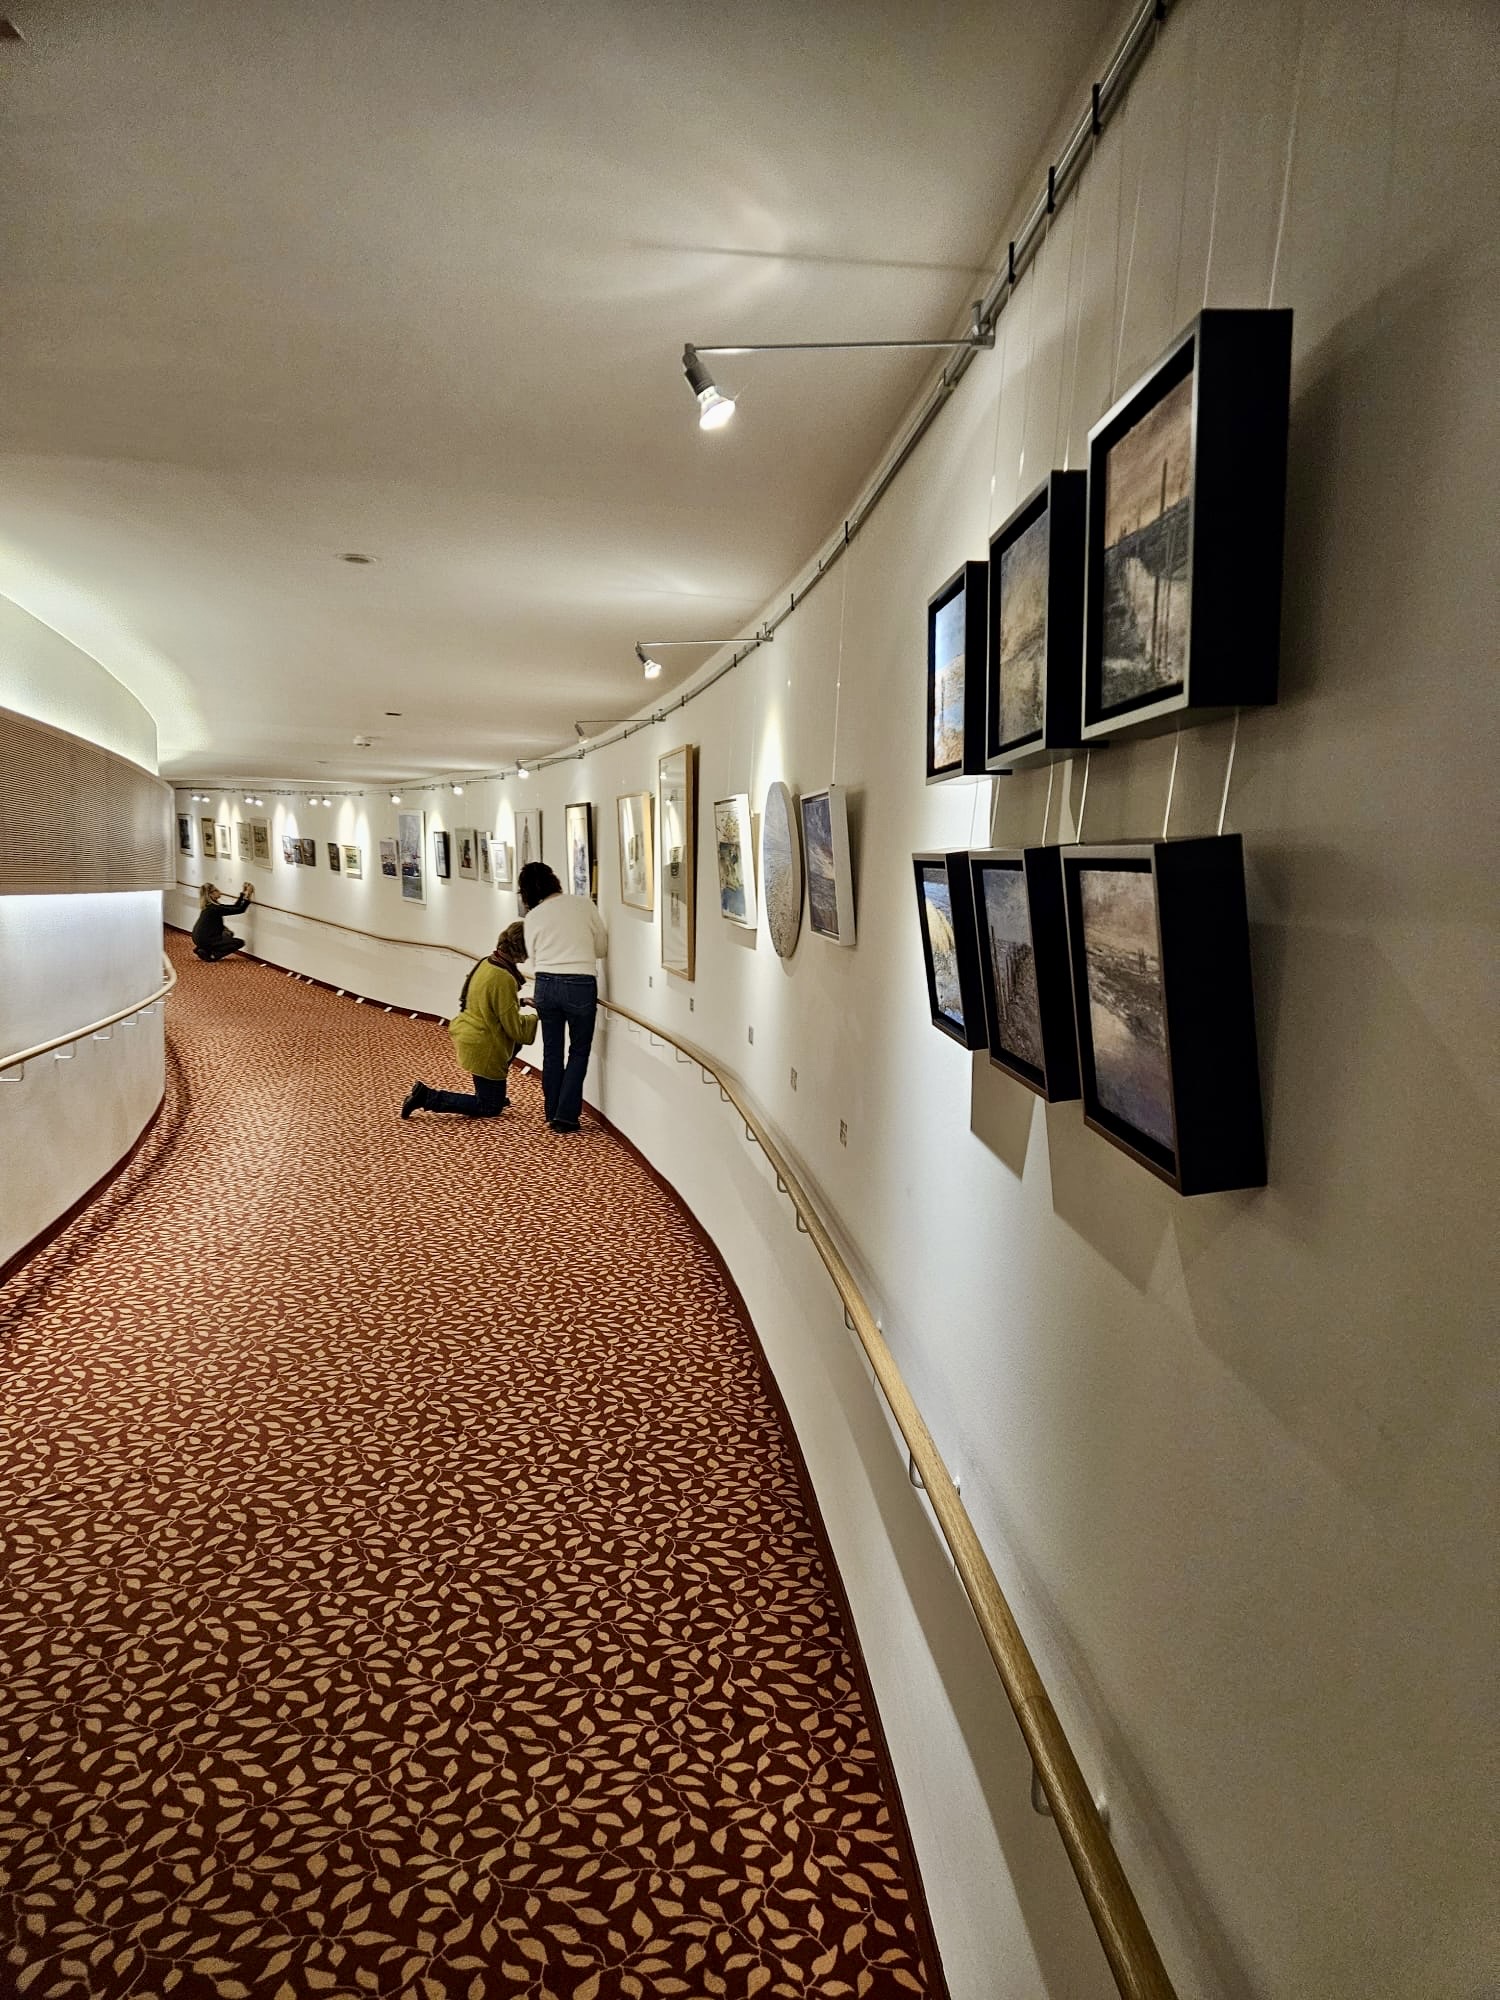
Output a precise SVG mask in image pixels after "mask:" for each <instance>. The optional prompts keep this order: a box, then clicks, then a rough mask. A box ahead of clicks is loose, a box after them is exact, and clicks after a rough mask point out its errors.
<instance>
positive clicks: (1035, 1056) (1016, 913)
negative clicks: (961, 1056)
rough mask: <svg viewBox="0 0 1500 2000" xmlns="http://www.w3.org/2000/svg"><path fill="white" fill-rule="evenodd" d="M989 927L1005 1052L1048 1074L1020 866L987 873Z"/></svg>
mask: <svg viewBox="0 0 1500 2000" xmlns="http://www.w3.org/2000/svg"><path fill="white" fill-rule="evenodd" d="M984 927H985V940H986V948H987V949H988V951H989V955H990V977H991V980H992V981H993V985H994V992H995V1025H996V1028H997V1030H998V1039H999V1043H1000V1048H1001V1050H1002V1051H1003V1053H1004V1054H1006V1055H1008V1056H1011V1057H1012V1058H1014V1059H1015V1060H1016V1061H1019V1062H1023V1063H1026V1064H1029V1066H1030V1067H1031V1068H1032V1069H1034V1070H1037V1071H1042V1070H1044V1069H1045V1061H1044V1057H1043V1053H1042V1013H1041V1003H1040V1001H1039V999H1038V997H1037V988H1036V953H1035V952H1034V950H1033V949H1032V943H1031V918H1030V913H1029V911H1028V908H1027V896H1026V878H1025V876H1024V874H1023V873H1022V871H1021V869H1020V867H1019V866H1016V867H1014V868H1007V867H994V868H986V869H985V871H984Z"/></svg>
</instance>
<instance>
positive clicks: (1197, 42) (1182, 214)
mask: <svg viewBox="0 0 1500 2000" xmlns="http://www.w3.org/2000/svg"><path fill="white" fill-rule="evenodd" d="M1202 44H1203V24H1202V20H1201V19H1200V20H1199V23H1198V25H1197V27H1195V28H1194V30H1193V54H1192V60H1191V64H1190V67H1189V70H1188V104H1187V117H1186V118H1185V119H1184V120H1183V141H1182V199H1181V200H1180V201H1179V202H1178V204H1177V261H1176V263H1175V265H1174V266H1173V270H1172V324H1173V326H1174V327H1175V326H1176V325H1177V299H1178V294H1179V293H1180V292H1181V290H1182V239H1183V234H1184V230H1185V226H1186V222H1187V198H1188V183H1189V182H1190V181H1191V179H1192V177H1193V173H1192V168H1193V118H1194V115H1195V114H1196V112H1197V109H1198V83H1199V72H1200V70H1201V69H1202V62H1201V57H1202V53H1203V48H1202Z"/></svg>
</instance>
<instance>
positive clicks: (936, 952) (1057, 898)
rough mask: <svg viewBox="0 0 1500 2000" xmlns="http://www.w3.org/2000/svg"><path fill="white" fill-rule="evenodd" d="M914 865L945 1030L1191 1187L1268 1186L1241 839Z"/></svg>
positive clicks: (944, 858) (934, 995)
mask: <svg viewBox="0 0 1500 2000" xmlns="http://www.w3.org/2000/svg"><path fill="white" fill-rule="evenodd" d="M912 866H913V869H914V872H915V877H916V889H917V902H918V909H919V912H920V918H921V936H922V953H923V961H924V965H925V968H926V973H927V994H928V1004H929V1007H930V1009H931V1014H932V1021H933V1025H934V1026H935V1027H937V1028H940V1029H941V1030H942V1032H943V1033H944V1034H945V1035H948V1036H950V1037H951V1038H952V1039H953V1040H954V1041H956V1042H958V1043H959V1044H960V1046H961V1047H963V1048H966V1049H971V1050H978V1049H987V1050H988V1052H989V1059H990V1061H991V1063H992V1064H993V1065H994V1066H995V1067H996V1068H997V1069H1000V1070H1003V1071H1004V1072H1005V1073H1006V1074H1007V1075H1008V1076H1011V1077H1014V1078H1015V1079H1016V1081H1017V1082H1019V1083H1022V1084H1024V1085H1025V1086H1026V1087H1027V1089H1029V1090H1033V1091H1035V1092H1036V1094H1037V1095H1038V1096H1039V1097H1042V1098H1044V1099H1045V1100H1046V1101H1047V1102H1048V1103H1050V1104H1056V1103H1061V1102H1066V1101H1071V1100H1078V1099H1081V1100H1082V1103H1083V1113H1084V1120H1085V1123H1086V1124H1088V1125H1089V1126H1090V1127H1091V1128H1092V1129H1093V1130H1094V1131H1096V1132H1099V1133H1100V1134H1102V1136H1103V1137H1105V1138H1106V1139H1109V1140H1110V1141H1111V1142H1112V1143H1113V1144H1114V1145H1116V1146H1118V1147H1120V1148H1121V1150H1122V1151H1124V1152H1126V1153H1128V1154H1129V1155H1130V1156H1131V1158H1132V1159H1134V1160H1137V1161H1139V1162H1140V1164H1141V1165H1142V1166H1145V1167H1148V1168H1149V1169H1150V1170H1151V1172H1152V1173H1154V1174H1156V1175H1158V1176H1159V1177H1160V1178H1161V1179H1162V1180H1164V1181H1166V1182H1167V1183H1168V1185H1169V1186H1171V1187H1174V1188H1175V1189H1176V1190H1177V1191H1178V1193H1179V1194H1209V1193H1219V1192H1223V1191H1225V1190H1227V1189H1230V1188H1250V1187H1264V1185H1265V1180H1266V1152H1265V1132H1264V1126H1263V1122H1262V1116H1261V1101H1260V1073H1259V1066H1258V1062H1257V1054H1256V1039H1255V1003H1254V995H1253V991H1252V986H1251V977H1250V931H1249V919H1248V916H1247V912H1246V903H1245V868H1244V852H1243V848H1242V846H1241V842H1240V837H1239V835H1238V834H1218V835H1214V836H1211V837H1208V838H1203V839H1182V840H1153V841H1144V842H1137V843H1113V844H1109V845H1102V846H1084V847H1025V848H1020V847H1016V848H985V849H979V850H975V851H971V852H967V853H964V852H956V853H937V854H916V855H913V857H912Z"/></svg>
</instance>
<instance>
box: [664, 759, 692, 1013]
mask: <svg viewBox="0 0 1500 2000" xmlns="http://www.w3.org/2000/svg"><path fill="white" fill-rule="evenodd" d="M656 821H657V825H658V826H659V827H660V828H661V962H662V964H663V966H664V967H665V968H666V970H667V971H668V972H675V973H676V974H677V975H678V976H679V978H682V979H691V978H692V977H693V973H694V968H695V965H696V962H697V947H698V924H697V907H696V905H697V899H698V749H697V745H696V744H693V743H685V744H684V745H683V746H682V748H681V749H680V750H673V751H670V752H669V753H668V754H667V755H666V756H665V757H663V758H661V759H660V760H659V761H658V763H657V766H656Z"/></svg>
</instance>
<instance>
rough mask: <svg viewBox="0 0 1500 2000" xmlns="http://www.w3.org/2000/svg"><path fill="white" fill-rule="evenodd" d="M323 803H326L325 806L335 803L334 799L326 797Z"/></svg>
mask: <svg viewBox="0 0 1500 2000" xmlns="http://www.w3.org/2000/svg"><path fill="white" fill-rule="evenodd" d="M323 803H324V805H325V806H331V805H332V804H333V800H332V799H324V801H323Z"/></svg>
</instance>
